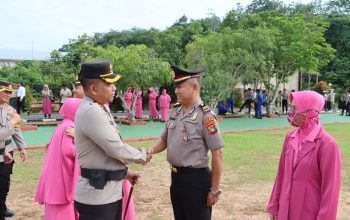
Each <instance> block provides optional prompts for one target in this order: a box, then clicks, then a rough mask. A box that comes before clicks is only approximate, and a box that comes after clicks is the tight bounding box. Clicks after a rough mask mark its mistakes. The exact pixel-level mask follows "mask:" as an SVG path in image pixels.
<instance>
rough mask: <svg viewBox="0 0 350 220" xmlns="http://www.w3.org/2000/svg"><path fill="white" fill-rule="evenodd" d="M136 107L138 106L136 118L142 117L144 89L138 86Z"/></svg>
mask: <svg viewBox="0 0 350 220" xmlns="http://www.w3.org/2000/svg"><path fill="white" fill-rule="evenodd" d="M135 108H136V118H137V119H142V114H143V112H142V91H141V90H140V89H139V88H137V89H136V104H135Z"/></svg>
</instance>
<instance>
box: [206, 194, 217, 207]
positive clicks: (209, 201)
mask: <svg viewBox="0 0 350 220" xmlns="http://www.w3.org/2000/svg"><path fill="white" fill-rule="evenodd" d="M218 201H219V197H218V196H216V195H214V194H213V193H211V192H208V196H207V206H209V207H211V206H214V205H215V203H217V202H218Z"/></svg>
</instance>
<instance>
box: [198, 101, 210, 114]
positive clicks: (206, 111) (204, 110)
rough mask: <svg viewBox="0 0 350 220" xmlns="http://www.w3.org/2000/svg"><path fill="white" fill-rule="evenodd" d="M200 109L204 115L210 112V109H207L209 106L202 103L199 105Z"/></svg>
mask: <svg viewBox="0 0 350 220" xmlns="http://www.w3.org/2000/svg"><path fill="white" fill-rule="evenodd" d="M200 107H201V109H202V110H203V112H204V113H208V112H211V109H210V108H209V106H207V105H206V104H204V103H201V104H200Z"/></svg>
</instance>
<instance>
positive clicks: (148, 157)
mask: <svg viewBox="0 0 350 220" xmlns="http://www.w3.org/2000/svg"><path fill="white" fill-rule="evenodd" d="M151 159H152V153H150V152H149V151H148V150H147V155H146V162H145V163H143V165H147V164H148V162H150V160H151Z"/></svg>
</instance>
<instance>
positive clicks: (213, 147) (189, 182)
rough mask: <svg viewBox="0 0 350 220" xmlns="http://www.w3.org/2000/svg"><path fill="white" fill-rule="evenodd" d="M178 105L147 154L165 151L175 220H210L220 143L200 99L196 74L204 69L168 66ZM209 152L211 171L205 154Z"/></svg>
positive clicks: (217, 193)
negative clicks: (173, 75) (172, 76)
mask: <svg viewBox="0 0 350 220" xmlns="http://www.w3.org/2000/svg"><path fill="white" fill-rule="evenodd" d="M172 69H173V71H174V73H175V77H174V81H175V87H176V89H175V94H176V96H177V101H178V104H175V105H174V109H173V110H172V112H171V114H170V118H169V120H168V121H167V123H166V126H165V128H164V130H163V133H162V134H161V137H160V139H159V140H157V141H156V143H155V144H154V145H153V146H152V148H150V149H149V150H148V153H154V154H155V153H159V152H161V151H163V150H164V149H167V160H168V162H169V163H170V165H171V186H170V196H171V202H172V205H173V211H174V216H175V219H176V220H208V219H211V210H212V208H211V207H212V206H213V205H215V203H216V202H217V201H218V200H219V196H220V193H221V190H220V179H221V170H222V147H223V146H224V143H223V141H222V138H221V135H220V130H219V126H218V122H217V120H216V117H215V115H214V113H213V111H212V110H211V109H210V108H209V107H208V106H206V105H205V104H203V102H202V101H201V98H200V88H201V82H200V75H201V73H202V72H203V71H204V70H193V71H190V70H184V69H180V68H178V67H176V66H172ZM209 151H211V153H212V164H211V165H212V166H211V168H212V169H211V170H210V169H209V167H208V163H209V157H208V152H209Z"/></svg>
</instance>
